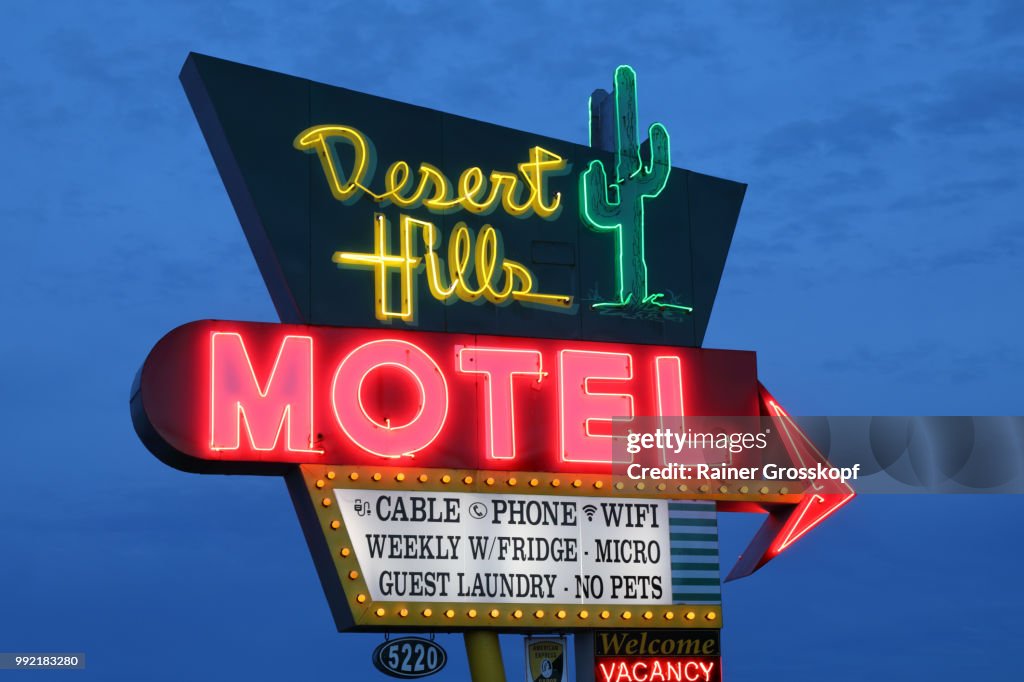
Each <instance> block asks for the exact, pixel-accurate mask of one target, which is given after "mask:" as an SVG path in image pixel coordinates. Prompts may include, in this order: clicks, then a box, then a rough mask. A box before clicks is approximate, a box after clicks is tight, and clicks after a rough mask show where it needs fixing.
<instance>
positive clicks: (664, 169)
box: [632, 123, 672, 198]
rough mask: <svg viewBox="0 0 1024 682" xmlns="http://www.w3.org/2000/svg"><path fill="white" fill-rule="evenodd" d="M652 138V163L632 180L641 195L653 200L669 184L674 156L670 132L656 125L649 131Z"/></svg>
mask: <svg viewBox="0 0 1024 682" xmlns="http://www.w3.org/2000/svg"><path fill="white" fill-rule="evenodd" d="M648 135H649V136H650V137H649V139H650V150H651V161H650V163H649V164H647V165H646V166H643V167H642V168H641V169H640V170H638V171H637V174H638V175H637V177H635V178H632V180H633V181H634V182H637V183H638V184H639V189H640V194H641V195H642V196H643V197H645V198H653V197H656V196H658V195H659V194H661V190H663V189H665V185H666V184H668V176H669V173H671V172H672V154H671V149H670V143H669V137H668V131H667V130H665V126H663V125H662V124H660V123H655V124H654V125H652V126H651V128H650V130H649V131H648Z"/></svg>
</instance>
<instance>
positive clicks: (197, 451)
mask: <svg viewBox="0 0 1024 682" xmlns="http://www.w3.org/2000/svg"><path fill="white" fill-rule="evenodd" d="M132 408H133V416H134V421H135V424H136V429H137V430H138V431H139V433H140V435H141V436H142V437H143V440H144V441H145V442H146V443H147V445H148V446H149V448H150V449H151V450H153V451H154V452H155V453H156V454H158V455H159V456H160V457H162V458H163V459H164V460H165V461H167V462H168V463H170V464H172V465H174V466H177V467H179V468H182V469H186V470H204V471H223V472H251V473H281V471H282V465H287V464H299V463H310V464H349V465H369V464H373V465H376V466H387V465H389V464H394V465H404V466H410V465H414V466H419V467H443V468H467V469H496V470H527V471H555V472H580V473H599V472H608V471H610V464H611V457H612V447H611V436H612V420H613V419H614V418H620V419H621V418H629V417H633V416H638V415H671V416H678V415H683V414H685V415H694V416H715V415H736V416H742V415H757V414H758V413H759V403H758V383H757V378H756V366H755V357H754V354H753V353H750V352H745V351H721V350H704V349H697V348H678V347H667V346H649V345H630V344H620V343H614V344H613V343H591V342H581V341H565V340H549V339H521V338H509V337H495V336H479V335H470V334H445V333H432V332H408V331H392V330H386V329H385V330H381V329H374V330H368V329H340V328H330V327H308V326H296V325H279V324H261V323H249V322H223V321H210V320H207V321H201V322H193V323H190V324H186V325H184V326H182V327H179V328H177V329H175V330H174V331H172V332H170V333H169V334H168V335H167V336H165V337H164V338H163V339H162V340H161V341H160V342H159V343H158V344H157V345H156V347H155V348H154V349H153V351H152V352H151V353H150V355H149V357H148V358H147V359H146V362H145V364H144V365H143V367H142V370H141V371H140V375H139V377H138V379H137V382H136V386H135V393H134V395H133V397H132Z"/></svg>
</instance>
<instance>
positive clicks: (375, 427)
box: [331, 339, 448, 458]
mask: <svg viewBox="0 0 1024 682" xmlns="http://www.w3.org/2000/svg"><path fill="white" fill-rule="evenodd" d="M380 367H397V368H399V369H402V370H404V371H405V372H406V373H407V374H408V375H409V376H410V377H411V379H412V380H413V381H414V382H415V383H416V386H417V388H418V389H419V394H420V407H419V410H418V411H417V412H416V415H415V416H414V417H413V418H412V420H411V421H409V422H408V423H407V424H402V425H401V426H391V425H389V424H381V423H379V422H377V421H376V420H374V419H373V418H372V417H371V416H370V415H369V414H367V412H366V409H365V408H364V406H363V401H362V387H363V382H364V381H365V380H366V378H367V377H368V376H369V375H370V374H371V373H372V372H373V371H374V370H376V369H378V368H380ZM331 403H332V407H333V408H334V417H335V419H337V421H338V425H339V426H341V430H342V431H344V432H345V435H346V436H348V437H349V439H350V440H351V441H352V442H353V443H355V444H356V445H358V446H359V447H360V448H362V449H363V450H366V451H367V452H369V453H371V454H374V455H377V456H378V457H392V458H393V457H403V456H405V457H411V456H412V454H413V453H414V452H417V451H419V450H422V449H423V448H425V447H427V446H428V445H430V444H431V443H432V442H433V441H434V439H435V438H437V436H438V434H439V433H441V429H442V428H443V427H444V423H445V420H446V419H447V417H448V384H447V383H446V382H445V379H444V374H442V373H441V368H440V367H438V366H437V363H436V362H434V359H433V358H431V357H430V356H429V355H428V354H427V353H426V351H424V350H423V349H422V348H420V347H419V346H415V345H413V344H411V343H409V342H407V341H399V340H397V339H381V340H379V341H370V342H369V343H364V344H363V345H361V346H359V347H358V348H356V349H355V350H353V351H352V352H351V353H349V354H348V355H347V356H345V359H344V360H342V361H341V364H339V365H338V369H337V371H336V372H335V373H334V381H333V382H332V384H331Z"/></svg>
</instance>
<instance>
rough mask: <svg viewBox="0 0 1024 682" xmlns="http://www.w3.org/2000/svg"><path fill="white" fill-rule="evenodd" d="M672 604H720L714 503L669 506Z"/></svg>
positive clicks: (681, 503) (673, 503)
mask: <svg viewBox="0 0 1024 682" xmlns="http://www.w3.org/2000/svg"><path fill="white" fill-rule="evenodd" d="M668 527H669V540H670V547H671V552H672V603H674V604H721V603H722V581H721V577H720V575H719V570H718V512H717V511H715V503H714V502H694V501H686V502H669V503H668Z"/></svg>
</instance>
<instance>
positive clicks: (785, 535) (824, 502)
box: [725, 386, 857, 582]
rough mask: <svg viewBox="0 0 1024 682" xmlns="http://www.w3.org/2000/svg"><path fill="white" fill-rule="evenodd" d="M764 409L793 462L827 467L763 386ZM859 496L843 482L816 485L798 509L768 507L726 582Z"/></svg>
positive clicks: (762, 562) (747, 572) (767, 558)
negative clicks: (819, 464)
mask: <svg viewBox="0 0 1024 682" xmlns="http://www.w3.org/2000/svg"><path fill="white" fill-rule="evenodd" d="M760 399H761V409H762V412H763V413H766V414H767V415H768V416H770V417H773V421H774V423H775V424H776V425H777V426H778V427H779V429H780V431H781V432H782V433H781V438H782V443H783V446H784V447H785V448H786V452H787V453H788V455H789V457H790V460H791V461H792V462H793V463H794V464H795V465H798V466H801V467H807V466H815V465H816V464H817V463H819V462H820V463H822V464H827V463H828V460H827V459H825V456H824V455H822V454H821V452H820V451H819V450H818V448H817V447H816V446H815V445H814V443H813V442H811V439H810V438H808V437H807V434H805V433H804V432H803V430H801V429H800V427H799V426H797V424H796V422H794V421H793V418H792V417H790V416H789V414H788V413H787V412H786V411H785V410H784V409H782V407H781V406H780V405H779V404H778V402H776V400H775V398H774V397H772V395H771V394H770V393H769V392H768V391H767V390H766V389H765V387H764V386H760ZM856 496H857V494H856V493H855V492H853V488H851V487H850V486H849V485H847V484H846V483H844V482H841V481H831V480H829V481H814V482H812V483H811V485H810V486H809V487H808V489H807V490H805V491H804V493H803V494H802V496H801V499H800V501H799V502H798V503H797V504H795V505H786V504H782V505H770V506H769V505H764V510H765V511H767V512H768V518H767V519H766V520H765V522H764V524H762V526H761V528H760V529H758V531H757V533H756V534H755V535H754V539H753V540H751V541H750V544H749V545H747V548H746V549H745V550H744V551H743V554H741V555H740V558H739V559H738V560H737V561H736V565H735V566H733V568H732V570H731V571H730V572H729V577H727V578H726V579H725V581H726V582H729V581H731V580H737V579H739V578H745V577H747V576H748V575H750V574H752V573H753V572H754V571H756V570H757V569H759V568H761V567H762V566H764V565H765V564H766V563H768V562H769V561H771V560H772V559H774V558H775V557H777V556H778V555H779V554H781V553H782V552H784V551H785V550H787V549H789V548H790V547H792V546H793V544H795V543H796V542H797V541H798V540H799V539H800V538H802V537H804V536H805V535H807V533H809V532H810V531H811V530H813V529H814V528H817V527H818V526H819V525H821V524H822V523H823V522H824V521H825V519H827V518H828V517H830V516H832V514H834V513H835V512H836V511H838V510H839V508H840V507H842V506H844V505H845V504H846V503H848V502H849V501H850V500H852V499H853V498H854V497H856Z"/></svg>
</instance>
